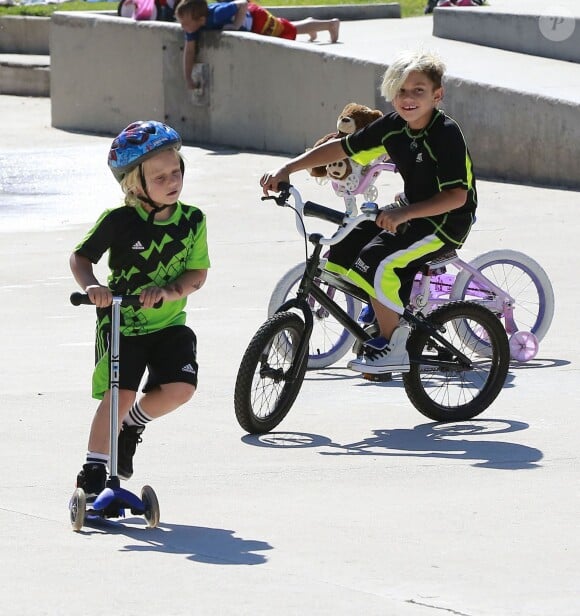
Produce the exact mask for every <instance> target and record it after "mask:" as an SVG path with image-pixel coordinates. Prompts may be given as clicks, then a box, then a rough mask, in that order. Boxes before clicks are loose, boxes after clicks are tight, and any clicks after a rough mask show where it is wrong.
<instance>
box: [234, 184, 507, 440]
mask: <svg viewBox="0 0 580 616" xmlns="http://www.w3.org/2000/svg"><path fill="white" fill-rule="evenodd" d="M280 188H281V191H280V194H279V195H278V196H270V197H263V199H273V200H274V201H275V202H276V204H277V205H279V206H283V207H290V208H291V209H293V210H294V211H295V214H296V227H297V229H298V231H299V232H300V233H301V235H303V236H304V238H305V240H306V239H307V240H308V241H310V243H311V244H312V245H313V246H314V249H313V251H312V254H311V255H310V257H308V258H307V260H306V265H305V269H304V274H303V276H302V280H301V281H300V285H299V287H298V291H297V293H296V297H293V298H291V299H289V300H288V301H286V302H284V303H283V304H282V305H281V306H280V307H279V308H278V311H277V312H276V313H275V314H273V315H272V316H271V317H270V318H269V319H268V320H267V321H266V322H265V323H264V324H263V325H262V326H261V327H260V328H259V329H258V331H257V332H256V334H255V335H254V337H253V338H252V340H251V341H250V344H249V345H248V348H247V349H246V351H245V353H244V356H243V357H242V361H241V363H240V368H239V370H238V375H237V378H236V385H235V391H234V407H235V413H236V418H237V420H238V422H239V424H240V426H241V427H242V428H243V429H244V430H246V431H247V432H249V433H251V434H258V433H264V432H269V431H270V430H273V429H274V428H275V427H276V426H277V425H278V424H279V423H280V422H281V421H282V420H283V419H284V417H286V415H287V414H288V412H289V411H290V409H291V408H292V405H293V404H294V401H295V400H296V397H297V395H298V393H299V391H300V388H301V387H302V383H303V381H304V375H305V373H306V369H307V364H308V349H309V341H310V336H311V334H312V329H313V325H314V318H315V315H314V316H313V310H312V306H313V305H314V304H315V303H316V305H317V306H319V309H320V310H324V311H327V312H328V313H329V314H330V315H332V317H333V318H334V319H336V321H337V322H338V323H340V325H341V326H342V327H344V328H345V329H346V330H348V331H349V332H350V333H351V334H352V335H353V336H354V338H355V339H356V341H355V344H354V349H355V350H357V349H358V350H359V351H360V349H361V348H362V345H363V344H364V343H365V342H366V341H367V340H370V339H371V338H372V337H373V336H375V335H376V326H370V327H369V326H367V327H366V328H363V327H362V326H361V325H360V324H359V323H358V322H357V321H355V320H354V319H353V318H352V317H351V316H350V315H349V314H348V313H347V312H345V310H343V308H342V307H341V306H340V305H339V304H338V303H337V302H336V301H334V299H333V296H334V293H335V292H336V289H338V290H340V291H341V292H342V293H343V294H344V295H345V296H347V297H353V298H356V299H358V300H360V301H362V302H368V301H369V298H368V295H367V294H366V293H365V292H364V291H363V290H362V289H360V288H358V287H356V286H354V285H353V284H351V283H350V282H349V281H347V280H346V279H344V278H343V277H341V276H338V275H335V274H333V273H330V272H327V271H326V270H324V268H323V263H324V260H323V258H322V256H321V255H322V251H323V249H324V248H325V247H326V246H331V245H333V244H336V243H338V242H339V241H340V240H342V239H343V238H344V237H345V236H346V235H347V234H348V233H350V232H351V231H352V230H353V229H354V227H355V226H357V225H358V224H359V223H360V222H362V221H363V220H375V219H376V217H377V215H378V213H379V208H378V205H377V204H376V203H365V204H363V205H362V206H361V208H360V209H361V214H360V215H358V216H356V217H349V216H347V215H346V214H345V213H344V212H339V211H337V210H334V209H331V208H328V207H325V206H323V205H319V204H317V203H313V202H311V201H306V202H303V201H302V197H301V195H300V193H299V191H298V190H297V189H296V188H295V187H293V186H290V185H288V184H286V185H281V186H280ZM290 197H292V199H293V202H294V205H292V204H290V203H289V198H290ZM304 216H313V217H316V218H319V219H322V220H326V221H329V222H331V223H334V224H336V225H338V229H337V231H336V233H335V234H334V235H333V236H332V237H330V238H326V237H324V236H323V235H322V234H321V233H310V234H308V233H307V232H306V229H305V226H304V221H303V217H304ZM321 262H322V263H321ZM426 271H427V270H426ZM325 288H326V290H325ZM329 289H331V290H332V293H329V292H327V290H329ZM402 318H403V319H405V320H406V321H407V323H408V324H409V326H410V328H411V333H410V335H409V337H408V339H407V351H408V353H409V360H410V368H409V371H408V372H405V373H403V384H404V387H405V391H406V393H407V396H408V398H409V400H410V401H411V403H412V404H413V405H414V406H415V408H416V409H417V410H418V411H419V412H420V413H422V414H423V415H425V416H426V417H429V418H430V419H432V420H435V421H461V420H466V419H471V418H473V417H475V416H476V415H479V414H480V413H482V412H483V411H484V410H485V409H486V408H487V407H488V406H489V405H490V404H491V403H492V402H493V401H494V400H495V399H496V397H497V396H498V394H499V392H500V391H501V389H502V387H503V385H504V383H505V379H506V377H507V373H508V369H509V361H510V350H509V344H508V339H507V335H506V332H505V329H504V328H503V326H502V324H501V322H500V321H499V319H498V318H497V316H496V315H494V314H493V313H492V312H491V311H490V310H488V309H487V308H485V307H483V306H481V305H479V304H477V303H474V302H466V301H457V302H451V303H448V304H445V305H443V306H441V307H440V308H437V309H436V310H433V311H432V312H430V313H429V314H428V315H427V316H425V315H423V314H422V313H421V312H420V311H419V312H415V313H413V312H412V311H411V310H410V309H407V310H405V312H404V314H403V317H402Z"/></svg>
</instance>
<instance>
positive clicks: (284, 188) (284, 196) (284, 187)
mask: <svg viewBox="0 0 580 616" xmlns="http://www.w3.org/2000/svg"><path fill="white" fill-rule="evenodd" d="M278 189H279V191H280V193H279V194H278V196H276V195H268V196H265V197H261V201H268V200H272V201H275V202H276V205H286V202H287V201H288V198H289V197H290V184H288V182H280V184H278Z"/></svg>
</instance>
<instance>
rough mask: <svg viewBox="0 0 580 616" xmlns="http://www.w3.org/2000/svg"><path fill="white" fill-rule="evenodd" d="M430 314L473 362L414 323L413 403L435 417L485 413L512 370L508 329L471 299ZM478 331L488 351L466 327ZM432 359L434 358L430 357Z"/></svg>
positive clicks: (407, 379) (408, 386)
mask: <svg viewBox="0 0 580 616" xmlns="http://www.w3.org/2000/svg"><path fill="white" fill-rule="evenodd" d="M428 320H429V321H430V322H431V323H432V324H433V325H435V326H436V327H437V329H438V331H439V333H440V334H441V335H442V336H443V338H444V339H445V340H446V341H448V342H449V343H450V344H452V345H453V346H454V347H455V349H457V351H459V352H460V353H462V354H463V355H465V356H466V357H467V358H468V359H469V360H470V363H471V366H470V367H465V366H464V365H462V364H461V363H460V362H459V361H458V359H457V355H456V354H453V353H452V352H451V351H450V350H448V349H446V348H445V347H444V346H443V345H442V344H441V343H440V342H439V341H437V340H436V339H435V338H434V337H433V336H432V335H431V334H429V332H426V331H423V330H420V329H415V330H413V332H412V333H411V335H410V337H409V340H408V343H407V349H408V351H409V357H410V358H411V359H412V360H417V362H418V363H416V362H415V361H412V363H411V369H410V371H409V372H407V373H404V374H403V383H404V385H405V391H406V392H407V396H408V397H409V400H410V401H411V403H412V404H413V406H414V407H415V408H416V409H417V410H418V411H419V412H420V413H422V414H423V415H425V416H426V417H429V418H430V419H433V420H435V421H461V420H465V419H471V418H472V417H475V416H476V415H479V414H480V413H482V412H483V411H484V410H485V409H486V408H487V407H488V406H489V405H490V404H491V403H492V402H493V401H494V400H495V399H496V397H497V396H498V394H499V392H500V391H501V389H502V387H503V385H504V383H505V379H506V376H507V373H508V368H509V361H510V350H509V344H508V340H507V336H506V332H505V330H504V328H503V326H502V324H501V323H500V321H499V320H498V319H497V317H496V316H495V315H494V314H493V313H492V312H490V311H489V310H488V309H487V308H484V307H483V306H480V305H478V304H475V303H472V302H453V303H450V304H447V305H445V306H442V307H441V308H438V309H437V310H434V311H433V312H432V313H431V314H430V315H429V317H428ZM458 324H467V326H468V328H467V329H468V330H470V331H479V332H480V333H481V335H482V338H485V340H486V345H487V346H486V348H487V349H488V350H489V356H485V355H482V354H481V353H480V352H479V349H478V347H477V345H475V344H474V341H473V339H472V338H471V336H470V334H469V333H466V329H465V328H463V327H458ZM430 362H431V363H430Z"/></svg>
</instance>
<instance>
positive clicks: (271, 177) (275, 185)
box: [260, 167, 290, 196]
mask: <svg viewBox="0 0 580 616" xmlns="http://www.w3.org/2000/svg"><path fill="white" fill-rule="evenodd" d="M280 182H286V183H289V182H290V174H289V173H288V171H286V168H285V167H281V168H280V169H276V170H275V171H270V172H267V173H264V175H263V176H262V178H261V179H260V186H261V187H262V191H263V192H264V195H266V196H268V195H269V194H270V191H272V192H280V188H279V184H280Z"/></svg>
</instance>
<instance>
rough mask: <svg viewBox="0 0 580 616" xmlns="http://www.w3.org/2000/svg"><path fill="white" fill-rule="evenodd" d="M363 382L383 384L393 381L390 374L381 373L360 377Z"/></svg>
mask: <svg viewBox="0 0 580 616" xmlns="http://www.w3.org/2000/svg"><path fill="white" fill-rule="evenodd" d="M362 377H363V379H365V381H371V382H373V383H385V382H387V381H392V380H393V373H392V372H383V373H382V374H365V373H363V375H362Z"/></svg>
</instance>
